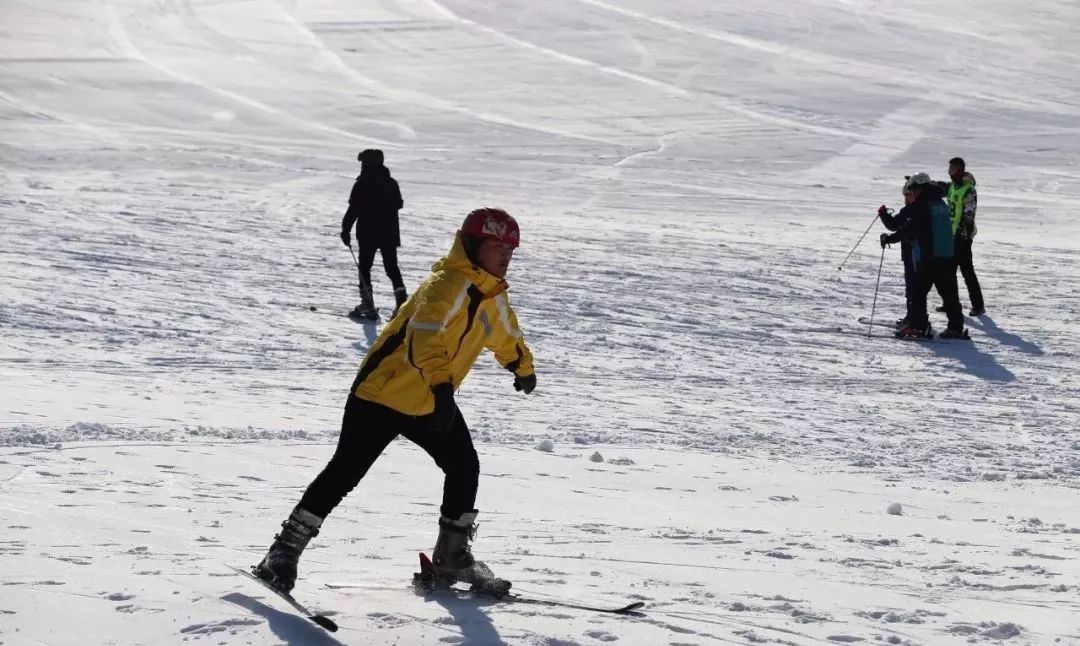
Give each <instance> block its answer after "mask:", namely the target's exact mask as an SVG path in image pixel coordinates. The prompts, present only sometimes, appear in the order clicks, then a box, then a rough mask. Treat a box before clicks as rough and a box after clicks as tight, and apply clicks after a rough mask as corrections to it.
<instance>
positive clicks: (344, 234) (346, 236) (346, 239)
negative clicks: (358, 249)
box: [341, 229, 352, 249]
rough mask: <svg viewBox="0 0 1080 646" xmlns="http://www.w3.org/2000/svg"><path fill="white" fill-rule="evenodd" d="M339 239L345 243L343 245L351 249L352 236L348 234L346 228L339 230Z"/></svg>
mask: <svg viewBox="0 0 1080 646" xmlns="http://www.w3.org/2000/svg"><path fill="white" fill-rule="evenodd" d="M341 241H342V242H344V243H345V246H346V247H348V248H350V249H352V236H350V235H349V230H348V229H342V230H341Z"/></svg>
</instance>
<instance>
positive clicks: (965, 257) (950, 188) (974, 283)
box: [938, 157, 986, 316]
mask: <svg viewBox="0 0 1080 646" xmlns="http://www.w3.org/2000/svg"><path fill="white" fill-rule="evenodd" d="M949 179H951V180H952V181H951V182H939V185H940V186H941V188H942V190H944V191H945V196H946V198H947V200H948V203H949V217H950V218H951V220H952V228H953V234H954V235H955V237H956V248H955V258H956V266H957V267H958V268H959V269H960V274H961V275H962V276H963V277H964V284H966V285H967V290H968V298H969V299H970V300H971V311H970V312H968V315H969V316H982V315H983V314H985V313H986V305H985V303H984V302H983V295H982V287H981V286H980V285H979V277H978V276H976V275H975V263H974V261H973V260H972V256H971V246H972V244H973V243H974V242H975V233H976V232H977V229H976V227H975V210H976V208H977V206H978V195H977V194H976V192H975V176H974V175H972V174H971V173H969V172H967V164H966V163H965V162H964V159H963V157H953V158H952V159H950V160H949ZM938 311H943V310H942V308H940V307H939V308H938Z"/></svg>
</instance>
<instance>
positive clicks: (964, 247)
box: [954, 236, 985, 310]
mask: <svg viewBox="0 0 1080 646" xmlns="http://www.w3.org/2000/svg"><path fill="white" fill-rule="evenodd" d="M973 242H974V240H972V239H970V238H963V237H961V236H956V255H955V259H956V266H957V267H959V268H960V274H961V275H962V276H963V277H964V283H965V284H967V291H968V299H970V300H971V308H972V309H975V310H981V309H983V308H984V307H985V304H984V303H983V295H982V287H980V286H979V277H978V276H976V275H975V263H974V262H973V261H972V258H971V245H972V243H973ZM954 273H955V271H954Z"/></svg>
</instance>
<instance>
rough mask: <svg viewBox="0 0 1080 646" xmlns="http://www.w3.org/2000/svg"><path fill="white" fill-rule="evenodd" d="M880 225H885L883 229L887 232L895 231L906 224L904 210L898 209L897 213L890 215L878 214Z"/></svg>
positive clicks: (886, 213)
mask: <svg viewBox="0 0 1080 646" xmlns="http://www.w3.org/2000/svg"><path fill="white" fill-rule="evenodd" d="M878 216H879V217H880V218H881V223H882V224H884V225H885V228H886V229H888V230H889V231H896V230H897V229H899V228H900V227H902V226H904V224H905V223H907V216H905V215H904V209H900V212H899V213H895V214H890V213H888V212H883V213H879V214H878Z"/></svg>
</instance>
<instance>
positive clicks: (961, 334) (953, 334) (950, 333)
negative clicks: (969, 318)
mask: <svg viewBox="0 0 1080 646" xmlns="http://www.w3.org/2000/svg"><path fill="white" fill-rule="evenodd" d="M938 338H939V339H970V338H971V336H970V335H969V334H968V331H967V329H966V328H965V329H960V330H952V329H946V330H945V331H944V332H942V333H941V334H939V335H938Z"/></svg>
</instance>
